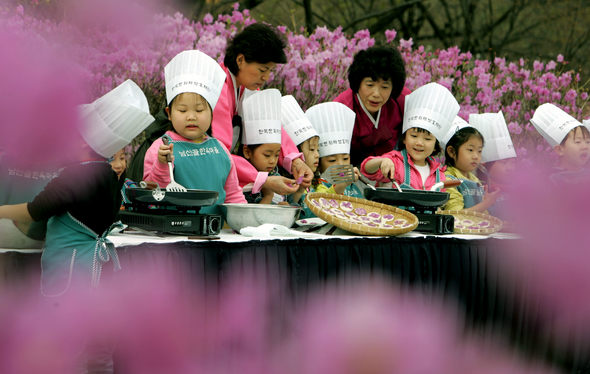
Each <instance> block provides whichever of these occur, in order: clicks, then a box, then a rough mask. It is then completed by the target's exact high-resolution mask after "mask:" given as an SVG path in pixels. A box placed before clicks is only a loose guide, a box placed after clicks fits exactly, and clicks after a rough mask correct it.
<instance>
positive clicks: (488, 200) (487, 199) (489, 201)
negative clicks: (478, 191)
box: [482, 186, 502, 207]
mask: <svg viewBox="0 0 590 374" xmlns="http://www.w3.org/2000/svg"><path fill="white" fill-rule="evenodd" d="M500 192H502V191H501V190H500V189H499V188H496V189H495V190H494V191H492V192H489V191H488V186H485V187H484V194H483V198H482V202H483V203H484V204H485V205H486V206H487V207H490V206H492V205H494V204H495V203H496V200H498V197H500Z"/></svg>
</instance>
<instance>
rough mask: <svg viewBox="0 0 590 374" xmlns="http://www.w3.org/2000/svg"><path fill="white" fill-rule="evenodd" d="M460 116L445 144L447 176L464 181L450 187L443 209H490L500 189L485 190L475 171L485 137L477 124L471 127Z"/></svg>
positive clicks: (478, 210) (481, 210) (479, 161)
mask: <svg viewBox="0 0 590 374" xmlns="http://www.w3.org/2000/svg"><path fill="white" fill-rule="evenodd" d="M457 118H458V119H460V121H459V120H457V119H456V120H455V121H454V122H453V128H452V129H451V131H449V133H448V134H447V136H445V139H444V140H443V142H442V143H443V147H444V148H445V163H446V165H447V170H446V171H445V176H446V177H447V178H448V179H458V180H460V181H461V182H462V183H461V184H460V185H459V186H458V187H453V188H449V189H448V190H447V192H448V193H449V200H448V201H447V203H446V204H445V206H444V209H446V210H472V211H476V212H487V211H486V210H487V208H489V207H490V206H491V205H493V204H494V202H495V201H496V197H497V195H498V191H495V192H492V193H486V191H485V189H484V187H483V186H482V184H481V182H480V181H479V179H478V178H477V177H476V176H475V174H474V173H473V171H475V169H477V167H478V166H479V165H480V163H481V153H482V149H483V148H484V139H483V136H482V135H481V133H480V132H479V131H477V130H476V129H475V128H474V127H471V126H469V124H468V123H467V122H466V121H465V120H463V119H462V118H460V117H457ZM457 123H459V124H458V125H457ZM447 139H448V141H447ZM445 144H446V145H445Z"/></svg>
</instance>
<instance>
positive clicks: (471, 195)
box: [447, 175, 484, 209]
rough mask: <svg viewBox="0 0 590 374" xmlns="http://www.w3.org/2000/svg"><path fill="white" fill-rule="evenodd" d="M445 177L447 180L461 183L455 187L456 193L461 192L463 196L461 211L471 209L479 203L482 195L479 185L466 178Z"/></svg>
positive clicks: (481, 188) (482, 190)
mask: <svg viewBox="0 0 590 374" xmlns="http://www.w3.org/2000/svg"><path fill="white" fill-rule="evenodd" d="M447 177H448V178H449V179H455V180H460V181H462V183H461V184H460V185H459V186H457V191H459V192H461V195H463V209H467V208H471V207H472V206H474V205H477V204H479V203H481V201H482V200H483V194H484V189H483V186H482V185H481V184H479V183H477V182H475V181H472V180H470V179H467V178H455V177H453V176H451V175H449V176H447Z"/></svg>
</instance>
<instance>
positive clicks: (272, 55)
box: [223, 23, 287, 75]
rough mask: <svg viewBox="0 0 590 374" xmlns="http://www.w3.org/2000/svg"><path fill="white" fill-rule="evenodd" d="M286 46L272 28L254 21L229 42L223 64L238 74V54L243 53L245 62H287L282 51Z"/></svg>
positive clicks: (283, 40)
mask: <svg viewBox="0 0 590 374" xmlns="http://www.w3.org/2000/svg"><path fill="white" fill-rule="evenodd" d="M286 46H287V43H286V42H285V39H284V38H283V37H282V36H281V35H280V34H279V33H278V32H277V31H276V30H275V29H274V28H272V27H271V26H268V25H265V24H263V23H254V24H252V25H250V26H248V27H246V28H245V29H244V30H242V32H240V33H239V34H237V35H236V36H235V37H234V38H233V39H232V40H231V41H230V42H229V44H228V46H227V48H226V49H225V57H224V59H223V64H224V65H225V66H226V67H227V68H228V69H229V71H231V72H232V74H234V75H237V74H238V64H237V62H236V59H237V57H238V55H239V54H243V55H244V58H245V59H246V62H258V63H260V64H266V63H269V62H274V63H276V64H284V63H285V62H287V56H286V55H285V51H284V49H285V47H286Z"/></svg>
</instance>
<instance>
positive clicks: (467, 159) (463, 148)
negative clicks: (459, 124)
mask: <svg viewBox="0 0 590 374" xmlns="http://www.w3.org/2000/svg"><path fill="white" fill-rule="evenodd" d="M482 149H483V143H482V141H481V139H480V138H479V137H478V136H475V135H471V136H470V137H469V139H468V140H467V141H466V142H465V143H463V144H461V145H460V146H459V151H458V152H457V156H456V157H455V167H456V168H457V169H459V170H460V171H461V172H462V173H463V174H467V173H469V172H472V171H473V170H475V169H476V168H477V167H478V166H479V164H480V163H481V151H482Z"/></svg>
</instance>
